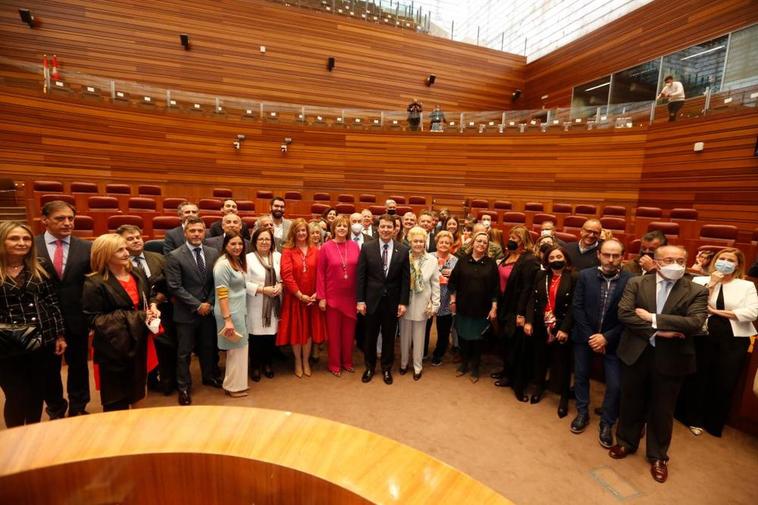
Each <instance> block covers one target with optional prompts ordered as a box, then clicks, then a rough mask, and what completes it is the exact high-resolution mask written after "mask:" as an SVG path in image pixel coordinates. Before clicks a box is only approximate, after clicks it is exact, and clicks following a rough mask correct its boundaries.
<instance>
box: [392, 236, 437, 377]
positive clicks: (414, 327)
mask: <svg viewBox="0 0 758 505" xmlns="http://www.w3.org/2000/svg"><path fill="white" fill-rule="evenodd" d="M406 239H407V240H408V242H409V243H410V245H411V252H410V256H411V257H410V259H411V297H410V302H409V303H408V310H407V311H406V312H405V315H404V316H403V317H402V319H400V375H403V374H405V373H406V372H407V371H408V357H409V354H410V350H411V347H413V380H419V379H420V378H421V370H422V365H421V360H422V358H423V355H424V332H425V330H426V320H427V319H429V318H430V317H432V316H433V315H434V314H436V313H437V310H438V309H439V307H440V272H439V267H438V265H437V258H436V257H435V256H434V255H433V254H431V253H428V252H426V230H424V229H423V228H420V227H418V226H414V227H413V228H411V229H410V230H409V231H408V235H407V236H406Z"/></svg>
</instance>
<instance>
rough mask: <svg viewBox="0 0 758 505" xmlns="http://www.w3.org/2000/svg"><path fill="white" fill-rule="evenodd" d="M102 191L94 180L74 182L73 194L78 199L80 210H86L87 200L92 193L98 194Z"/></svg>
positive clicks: (72, 185) (77, 206)
mask: <svg viewBox="0 0 758 505" xmlns="http://www.w3.org/2000/svg"><path fill="white" fill-rule="evenodd" d="M99 192H100V190H99V189H98V188H97V184H95V183H94V182H72V183H71V194H72V195H74V199H75V200H76V208H77V209H79V210H85V209H86V208H87V200H88V198H89V197H90V196H91V195H96V194H98V193H99Z"/></svg>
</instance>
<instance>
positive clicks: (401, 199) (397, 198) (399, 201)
mask: <svg viewBox="0 0 758 505" xmlns="http://www.w3.org/2000/svg"><path fill="white" fill-rule="evenodd" d="M387 199H388V200H395V203H396V204H398V205H405V203H406V199H405V197H404V196H400V195H390V196H388V197H387Z"/></svg>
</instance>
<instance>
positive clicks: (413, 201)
mask: <svg viewBox="0 0 758 505" xmlns="http://www.w3.org/2000/svg"><path fill="white" fill-rule="evenodd" d="M408 205H426V197H425V196H418V195H417V196H411V197H410V198H408Z"/></svg>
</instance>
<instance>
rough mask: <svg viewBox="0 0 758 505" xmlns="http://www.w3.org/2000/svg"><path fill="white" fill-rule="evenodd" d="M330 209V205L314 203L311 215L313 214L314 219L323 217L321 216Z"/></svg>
mask: <svg viewBox="0 0 758 505" xmlns="http://www.w3.org/2000/svg"><path fill="white" fill-rule="evenodd" d="M330 207H331V205H329V204H328V203H313V204H311V214H313V217H321V214H323V213H324V211H326V209H328V208H330Z"/></svg>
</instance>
